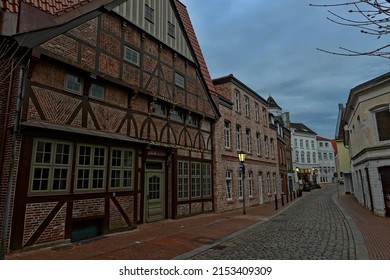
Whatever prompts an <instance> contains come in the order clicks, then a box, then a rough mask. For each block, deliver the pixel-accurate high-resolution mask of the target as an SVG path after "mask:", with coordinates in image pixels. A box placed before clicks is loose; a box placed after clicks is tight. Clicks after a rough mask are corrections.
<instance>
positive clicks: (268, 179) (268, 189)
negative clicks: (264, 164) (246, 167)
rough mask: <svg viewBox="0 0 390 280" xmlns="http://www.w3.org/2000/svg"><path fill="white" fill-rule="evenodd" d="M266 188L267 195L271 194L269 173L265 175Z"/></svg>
mask: <svg viewBox="0 0 390 280" xmlns="http://www.w3.org/2000/svg"><path fill="white" fill-rule="evenodd" d="M266 184H267V185H266V187H267V193H269V194H270V193H271V173H269V172H268V173H267V180H266Z"/></svg>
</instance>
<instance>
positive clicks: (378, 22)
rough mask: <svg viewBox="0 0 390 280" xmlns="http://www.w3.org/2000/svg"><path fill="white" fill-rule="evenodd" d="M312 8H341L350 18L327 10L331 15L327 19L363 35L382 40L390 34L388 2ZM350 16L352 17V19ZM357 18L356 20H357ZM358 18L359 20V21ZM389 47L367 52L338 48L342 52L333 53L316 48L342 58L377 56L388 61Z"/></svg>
mask: <svg viewBox="0 0 390 280" xmlns="http://www.w3.org/2000/svg"><path fill="white" fill-rule="evenodd" d="M310 6H312V7H327V8H329V7H330V8H343V9H347V8H349V10H347V11H346V10H344V11H343V12H344V14H346V13H348V14H350V15H351V17H347V16H345V15H343V16H342V15H340V12H334V11H330V10H328V13H329V14H330V15H331V16H330V17H327V20H329V21H330V22H332V23H335V24H338V25H341V26H347V27H353V28H358V29H360V32H361V33H362V34H364V35H372V36H376V37H377V39H380V38H382V37H383V36H386V35H388V34H389V33H390V0H386V1H378V0H360V1H350V2H340V3H335V4H326V3H325V4H310ZM352 16H354V17H353V18H352ZM357 17H358V18H357ZM359 18H360V19H359ZM389 48H390V45H385V46H383V47H381V48H378V49H375V50H369V51H356V50H351V49H348V48H344V47H340V49H341V50H342V51H343V52H333V51H328V50H324V49H321V48H318V50H319V51H322V52H325V53H329V54H333V55H344V56H378V57H383V58H387V59H390V49H389Z"/></svg>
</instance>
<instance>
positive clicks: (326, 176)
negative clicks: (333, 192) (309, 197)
mask: <svg viewBox="0 0 390 280" xmlns="http://www.w3.org/2000/svg"><path fill="white" fill-rule="evenodd" d="M317 151H318V154H317V155H318V156H317V158H318V166H319V167H318V169H317V175H318V176H317V177H318V179H319V182H317V183H320V184H324V183H332V182H334V180H335V178H334V173H335V172H336V161H335V152H334V149H333V145H332V140H329V139H327V138H324V137H321V136H317Z"/></svg>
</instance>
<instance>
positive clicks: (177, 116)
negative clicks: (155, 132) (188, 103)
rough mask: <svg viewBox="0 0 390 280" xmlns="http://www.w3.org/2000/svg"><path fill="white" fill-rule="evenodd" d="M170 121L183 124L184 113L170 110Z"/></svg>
mask: <svg viewBox="0 0 390 280" xmlns="http://www.w3.org/2000/svg"><path fill="white" fill-rule="evenodd" d="M170 119H171V120H173V121H175V122H179V123H184V113H183V112H182V111H180V110H177V109H172V110H171V111H170Z"/></svg>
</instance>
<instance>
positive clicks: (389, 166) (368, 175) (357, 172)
mask: <svg viewBox="0 0 390 280" xmlns="http://www.w3.org/2000/svg"><path fill="white" fill-rule="evenodd" d="M343 120H344V121H345V122H346V123H347V125H346V126H345V128H344V131H345V137H344V141H345V142H344V143H345V145H347V146H348V148H349V153H350V157H351V171H352V182H353V188H352V191H353V192H354V195H355V197H356V198H357V200H358V201H359V203H360V204H361V205H363V206H364V207H365V208H367V209H369V210H370V211H372V212H374V213H375V214H377V215H380V216H387V217H390V125H389V124H390V72H389V73H386V74H384V75H382V76H380V77H377V78H375V79H373V80H371V81H368V82H366V83H363V84H361V85H358V86H357V87H355V88H353V89H351V91H350V94H349V97H348V101H347V104H346V108H345V111H344V115H343Z"/></svg>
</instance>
